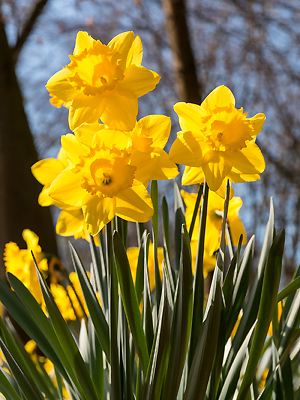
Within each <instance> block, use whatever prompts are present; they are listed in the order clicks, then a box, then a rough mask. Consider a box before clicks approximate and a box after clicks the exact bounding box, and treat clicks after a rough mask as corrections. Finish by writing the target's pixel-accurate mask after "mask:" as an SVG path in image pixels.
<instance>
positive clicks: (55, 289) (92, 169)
mask: <svg viewBox="0 0 300 400" xmlns="http://www.w3.org/2000/svg"><path fill="white" fill-rule="evenodd" d="M142 55H143V50H142V42H141V39H140V38H139V36H135V35H134V33H133V32H124V33H121V34H119V35H117V36H116V37H115V38H113V39H112V40H111V41H110V42H109V43H108V44H107V45H105V44H103V43H102V42H100V41H99V40H95V39H93V38H92V37H91V36H90V35H88V34H87V33H86V32H79V33H78V34H77V38H76V43H75V48H74V51H73V54H72V55H70V63H69V64H68V65H67V66H66V67H64V68H63V69H62V70H60V71H58V72H57V73H56V74H54V75H53V76H52V77H51V78H50V80H49V81H48V83H47V85H46V87H47V89H48V91H49V93H50V96H51V100H50V101H51V103H52V104H53V105H54V106H56V107H61V106H64V107H66V108H67V109H68V110H69V126H70V129H71V130H72V133H68V134H66V135H63V136H62V137H61V149H60V150H59V153H58V156H57V158H48V159H44V160H41V161H39V162H37V163H36V164H34V165H33V166H32V173H33V175H34V176H35V177H36V179H37V180H38V181H39V182H40V183H41V184H42V185H43V188H42V191H41V193H40V195H39V199H38V201H39V204H40V205H41V206H51V205H55V206H56V207H58V208H59V209H60V210H61V211H60V214H59V217H58V220H57V223H56V231H57V233H58V234H60V235H63V236H74V237H75V238H84V239H87V240H89V237H90V235H92V236H95V239H96V243H97V234H98V233H99V232H100V231H101V230H102V229H103V227H104V226H105V225H106V224H107V223H109V222H110V221H111V220H112V219H113V218H114V217H115V216H118V217H120V218H123V219H125V220H127V221H134V222H146V221H148V220H149V219H150V218H151V217H152V215H153V205H152V201H151V197H150V195H149V193H148V191H147V187H148V184H149V182H150V181H151V180H167V179H172V178H175V177H176V176H177V175H178V173H179V172H178V167H177V165H176V163H181V164H183V165H184V166H185V169H184V173H183V177H182V184H183V185H195V184H201V183H203V182H206V184H208V186H209V189H210V195H209V200H208V216H207V222H206V224H207V225H206V236H205V244H204V250H205V254H204V274H205V275H206V274H207V273H208V272H209V271H210V270H212V269H213V268H214V265H215V253H216V252H217V250H218V248H219V244H220V230H221V229H220V228H221V224H222V217H223V214H222V213H223V205H224V200H223V198H224V194H225V184H226V182H227V180H228V179H229V180H230V181H231V182H245V181H254V180H257V179H259V178H260V174H261V173H262V172H263V170H264V168H265V162H264V158H263V155H262V153H261V151H260V149H259V147H258V146H257V144H256V143H255V140H256V136H257V135H258V133H259V132H260V130H261V129H262V126H263V123H264V121H265V115H264V114H256V115H255V116H254V117H252V118H247V113H246V112H244V110H243V109H242V108H240V109H238V108H236V107H235V99H234V96H233V94H232V92H231V91H230V89H228V88H227V87H226V86H219V87H217V88H216V89H215V90H213V91H212V92H211V93H210V94H209V95H208V96H207V97H206V99H205V100H204V101H203V102H202V104H201V105H197V104H191V103H182V102H180V103H177V104H175V106H174V110H175V112H176V113H177V115H178V117H179V123H180V126H181V129H182V130H181V131H180V132H179V133H178V134H177V138H176V139H175V141H174V143H173V145H172V146H171V149H170V152H169V154H168V153H167V152H166V151H165V150H164V148H165V145H166V143H167V141H168V139H169V135H170V131H171V120H170V118H169V117H167V116H164V115H148V116H145V117H143V118H141V119H139V120H137V114H138V98H139V97H141V96H143V95H145V94H146V93H148V92H149V91H152V90H153V89H154V88H155V87H156V85H157V84H158V82H159V79H160V77H159V75H158V74H157V73H156V72H154V71H151V70H150V69H147V68H145V67H143V66H142V65H141V63H142ZM182 197H183V199H184V202H185V204H186V223H187V227H188V228H189V226H190V224H191V220H192V215H193V212H194V207H195V201H196V194H195V193H188V192H185V191H182ZM222 197H223V198H222ZM241 206H242V200H241V199H240V198H239V197H232V198H231V200H230V202H229V210H228V221H227V222H228V228H229V231H230V236H231V239H232V243H233V244H234V245H236V244H237V243H238V240H239V238H240V236H241V235H243V240H244V241H245V240H246V234H245V228H244V226H243V223H242V221H241V220H240V218H239V210H240V208H241ZM198 226H199V218H196V221H195V228H194V230H193V235H192V237H191V249H192V255H193V260H194V261H193V264H194V268H195V258H196V253H197V243H198V240H197V239H198V230H199V228H198ZM23 236H24V239H25V241H26V242H27V247H28V249H27V250H20V249H19V248H18V246H17V245H16V244H15V243H8V244H7V246H6V249H5V255H4V258H5V265H6V269H7V271H8V272H12V273H14V274H15V275H17V276H18V277H19V278H21V279H22V281H23V282H24V283H25V285H26V286H27V287H28V288H29V289H30V290H31V292H32V293H33V294H34V295H35V297H36V298H37V299H38V301H39V302H42V296H41V292H40V289H39V285H38V282H37V276H36V273H35V269H34V264H33V261H32V258H31V254H30V251H33V253H34V254H35V257H36V259H37V262H38V265H39V268H40V269H41V271H42V272H43V273H44V274H45V275H47V273H48V264H47V260H46V258H45V257H44V256H43V253H42V252H41V249H40V246H39V245H38V238H37V237H36V236H35V235H34V234H33V233H31V232H30V231H28V230H26V231H24V234H23ZM149 254H150V257H149V260H148V262H149V266H150V267H149V276H150V281H151V289H153V288H154V262H153V260H152V258H151V257H153V251H152V250H151V248H150V253H149ZM137 256H138V249H137V248H130V249H128V258H129V260H130V264H131V269H132V273H133V275H135V271H136V265H137ZM158 258H159V265H160V269H162V262H163V249H162V248H159V249H158ZM151 260H152V261H151ZM152 264H153V265H152ZM151 265H152V267H151ZM50 275H51V276H54V275H53V274H50ZM74 279H75V278H74V277H73V280H74ZM71 280H72V277H71V275H70V276H67V279H66V277H64V278H63V281H64V282H65V284H64V285H60V282H57V281H50V286H51V290H52V293H53V296H54V297H55V298H57V299H58V303H59V304H63V305H64V306H63V307H61V310H62V313H63V315H64V316H65V318H66V319H75V318H76V317H77V316H78V315H80V316H82V315H84V313H85V312H86V310H85V306H84V304H83V302H82V301H80V298H79V296H78V294H77V295H75V294H76V290H75V289H74V287H75V286H76V285H75V283H74V282H73V283H72V282H71Z"/></svg>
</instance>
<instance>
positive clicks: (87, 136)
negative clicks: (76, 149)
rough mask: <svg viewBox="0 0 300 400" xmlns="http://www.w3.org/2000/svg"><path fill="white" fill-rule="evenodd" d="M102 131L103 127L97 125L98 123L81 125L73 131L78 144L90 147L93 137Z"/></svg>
mask: <svg viewBox="0 0 300 400" xmlns="http://www.w3.org/2000/svg"><path fill="white" fill-rule="evenodd" d="M103 129H104V125H103V124H99V122H92V123H89V124H87V123H83V124H81V125H80V126H79V127H78V128H76V129H75V130H74V134H75V136H76V138H77V139H78V140H79V141H80V143H82V144H85V145H87V146H91V144H92V143H93V141H94V138H95V136H96V135H97V134H98V132H99V131H102V130H103Z"/></svg>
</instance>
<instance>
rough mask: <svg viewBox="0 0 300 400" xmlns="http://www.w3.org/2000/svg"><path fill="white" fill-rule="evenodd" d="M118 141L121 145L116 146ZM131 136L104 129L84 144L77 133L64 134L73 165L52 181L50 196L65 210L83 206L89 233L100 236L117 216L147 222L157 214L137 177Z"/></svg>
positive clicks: (65, 149) (63, 138)
mask: <svg viewBox="0 0 300 400" xmlns="http://www.w3.org/2000/svg"><path fill="white" fill-rule="evenodd" d="M116 143H118V147H117V146H116ZM127 145H128V137H127V135H125V134H124V133H122V132H118V131H116V132H115V134H114V135H113V136H112V135H111V132H110V131H109V130H103V131H102V132H101V135H96V136H95V137H94V139H93V140H92V141H86V142H85V143H83V138H81V141H80V140H78V138H77V137H76V136H74V135H65V136H63V137H62V147H63V149H64V151H65V152H66V154H67V157H68V159H70V160H72V165H71V166H69V167H67V168H65V169H64V170H63V171H62V172H61V173H60V174H59V175H58V176H57V177H56V179H55V180H54V181H53V182H52V184H51V185H50V188H49V196H50V197H51V198H52V199H53V200H54V201H55V202H57V203H58V204H62V208H65V209H68V208H69V209H72V208H75V209H82V212H83V216H84V220H85V223H86V226H87V229H88V231H89V233H91V234H92V235H96V234H97V233H98V232H99V231H100V230H101V229H102V228H103V227H104V226H105V225H106V224H107V223H108V222H109V221H111V220H112V219H113V218H114V216H115V215H116V216H119V217H121V218H123V219H126V220H128V221H138V222H146V221H148V220H149V219H150V218H151V216H152V214H153V207H152V202H151V198H150V196H149V194H148V192H147V190H146V188H145V186H144V185H143V184H142V183H141V182H140V181H138V180H137V179H136V178H135V172H136V169H137V168H136V167H135V166H133V165H132V164H131V158H130V157H131V154H130V151H129V150H128V149H127Z"/></svg>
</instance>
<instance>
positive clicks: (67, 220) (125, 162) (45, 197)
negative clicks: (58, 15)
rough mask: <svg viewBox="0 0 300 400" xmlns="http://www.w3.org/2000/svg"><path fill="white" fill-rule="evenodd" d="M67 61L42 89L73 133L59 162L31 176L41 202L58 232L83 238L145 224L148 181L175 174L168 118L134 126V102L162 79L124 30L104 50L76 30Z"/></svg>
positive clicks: (47, 164) (35, 169) (64, 138)
mask: <svg viewBox="0 0 300 400" xmlns="http://www.w3.org/2000/svg"><path fill="white" fill-rule="evenodd" d="M70 59H71V62H70V64H68V65H67V66H66V67H65V68H63V69H62V70H61V71H59V72H57V73H56V74H55V75H54V76H53V77H52V78H51V79H50V80H49V82H48V83H47V89H48V90H49V92H50V94H51V96H52V100H51V101H52V104H54V105H56V106H61V105H64V106H65V107H67V108H68V109H69V124H70V128H71V129H72V130H73V131H74V133H72V134H67V135H64V136H62V138H61V146H62V147H61V150H60V152H59V154H58V157H57V159H53V158H51V159H46V160H41V161H39V162H38V163H36V164H35V165H33V167H32V172H33V174H34V176H35V177H36V179H37V180H38V181H39V182H40V183H41V184H42V185H44V187H43V190H42V192H41V194H40V196H39V203H40V204H41V205H42V206H49V205H51V204H54V205H56V206H57V207H59V208H61V210H62V211H61V214H60V216H59V218H58V221H57V226H56V229H57V232H58V233H59V234H61V235H65V236H69V235H72V236H75V237H77V238H78V237H83V238H88V235H89V234H91V235H96V234H97V233H98V232H99V231H100V230H101V229H102V228H103V227H104V226H105V225H106V224H107V223H108V222H109V221H111V220H112V219H113V218H114V217H115V216H119V217H121V218H123V219H125V220H127V221H138V222H146V221H148V220H149V219H150V218H151V216H152V214H153V207H152V202H151V198H150V196H149V194H148V192H147V189H146V187H147V185H148V183H149V181H150V180H153V179H155V180H159V179H171V178H174V177H175V176H177V174H178V168H177V166H176V164H175V163H174V162H172V161H171V160H170V159H169V155H168V154H167V153H166V152H165V151H164V146H165V145H166V143H167V141H168V138H169V135H170V129H171V122H170V118H168V117H166V116H164V115H150V116H146V117H144V118H142V119H140V120H139V121H136V116H137V111H138V97H140V96H142V95H144V94H146V93H147V92H149V91H150V90H153V89H154V88H155V86H156V84H157V83H158V81H159V76H158V74H156V73H155V72H153V71H151V70H149V69H147V68H145V67H142V66H141V62H142V43H141V40H140V38H139V37H138V36H134V34H133V32H125V33H122V34H120V35H118V36H116V37H115V38H114V39H113V40H112V41H111V42H110V43H109V44H108V45H104V44H103V43H101V42H100V41H99V40H94V39H93V38H91V37H90V36H89V35H88V34H87V33H86V32H79V33H78V35H77V39H76V44H75V49H74V52H73V55H72V56H70ZM99 120H100V121H101V122H99Z"/></svg>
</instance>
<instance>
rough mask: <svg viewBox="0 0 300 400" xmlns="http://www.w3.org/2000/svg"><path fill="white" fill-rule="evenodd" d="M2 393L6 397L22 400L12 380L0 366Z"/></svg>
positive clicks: (0, 390)
mask: <svg viewBox="0 0 300 400" xmlns="http://www.w3.org/2000/svg"><path fill="white" fill-rule="evenodd" d="M0 393H1V394H2V395H3V396H4V397H5V398H6V399H13V400H22V398H21V397H20V396H19V394H18V392H17V391H16V389H15V388H14V387H13V385H12V384H11V383H10V381H9V380H8V379H7V378H6V376H5V375H4V373H3V372H2V369H1V368H0Z"/></svg>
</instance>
